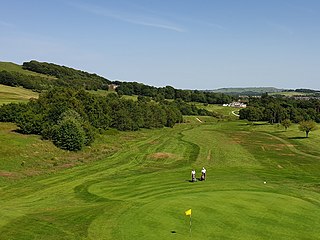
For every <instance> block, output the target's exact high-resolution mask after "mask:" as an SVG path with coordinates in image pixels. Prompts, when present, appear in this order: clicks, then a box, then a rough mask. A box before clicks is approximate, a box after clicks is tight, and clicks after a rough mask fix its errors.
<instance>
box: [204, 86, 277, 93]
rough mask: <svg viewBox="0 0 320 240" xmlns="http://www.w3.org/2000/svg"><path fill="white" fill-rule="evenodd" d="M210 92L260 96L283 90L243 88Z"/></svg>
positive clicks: (220, 89)
mask: <svg viewBox="0 0 320 240" xmlns="http://www.w3.org/2000/svg"><path fill="white" fill-rule="evenodd" d="M210 91H212V92H220V93H225V94H233V95H236V94H240V95H241V94H242V95H261V94H264V93H277V92H282V91H283V89H279V88H275V87H245V88H219V89H215V90H210Z"/></svg>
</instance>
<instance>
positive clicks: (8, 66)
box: [0, 62, 55, 79]
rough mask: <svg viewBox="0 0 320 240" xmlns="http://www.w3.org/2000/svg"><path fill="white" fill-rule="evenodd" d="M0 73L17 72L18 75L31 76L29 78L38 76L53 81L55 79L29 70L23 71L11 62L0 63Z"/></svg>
mask: <svg viewBox="0 0 320 240" xmlns="http://www.w3.org/2000/svg"><path fill="white" fill-rule="evenodd" d="M0 71H8V72H17V73H20V74H25V75H31V76H39V77H44V78H49V79H50V78H51V79H55V77H52V76H48V75H44V74H41V73H36V72H32V71H29V70H25V69H23V68H22V66H21V65H18V64H15V63H11V62H0Z"/></svg>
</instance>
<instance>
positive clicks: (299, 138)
mask: <svg viewBox="0 0 320 240" xmlns="http://www.w3.org/2000/svg"><path fill="white" fill-rule="evenodd" d="M306 138H307V137H289V138H288V139H306Z"/></svg>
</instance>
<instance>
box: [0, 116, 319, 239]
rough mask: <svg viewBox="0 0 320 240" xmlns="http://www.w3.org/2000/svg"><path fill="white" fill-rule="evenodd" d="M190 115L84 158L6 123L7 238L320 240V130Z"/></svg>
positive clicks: (1, 128)
mask: <svg viewBox="0 0 320 240" xmlns="http://www.w3.org/2000/svg"><path fill="white" fill-rule="evenodd" d="M189 118H190V119H189V120H190V121H189V123H187V124H186V123H185V124H180V125H177V126H175V127H174V128H165V129H156V130H142V131H137V132H121V133H119V132H116V131H109V132H106V134H104V135H101V136H100V138H99V139H98V140H97V141H96V142H95V143H94V145H93V146H92V147H90V148H89V147H88V148H86V149H85V151H83V152H76V153H70V152H64V151H62V150H58V149H57V148H55V147H54V146H53V145H52V144H51V143H50V142H47V141H41V140H40V139H39V137H37V136H25V135H20V134H18V133H16V132H14V131H13V130H14V129H15V126H14V125H12V124H4V123H0V141H1V142H0V144H1V146H3V147H2V148H0V163H1V168H0V169H1V170H0V176H1V177H0V179H1V181H0V201H1V208H0V214H1V216H2V217H1V219H0V236H1V239H4V240H5V239H46V240H47V239H161V240H162V239H188V238H190V239H246V240H247V239H290V240H291V239H320V236H319V234H318V232H319V231H318V226H319V224H320V210H319V209H320V208H319V207H320V186H319V181H320V177H319V170H320V161H319V160H320V151H319V147H318V142H319V140H320V137H319V133H320V130H317V131H315V132H311V134H310V138H308V139H306V138H303V136H304V133H302V132H300V131H298V129H297V126H292V127H290V128H289V130H288V131H283V130H282V129H279V128H276V127H275V126H271V125H263V124H262V125H251V124H250V125H247V124H246V123H245V122H242V121H236V122H232V121H231V122H211V123H208V122H207V123H200V122H199V121H191V120H192V118H194V117H189ZM17 153H18V154H17ZM22 161H24V164H23V166H21V163H22ZM202 166H205V167H206V168H207V170H208V171H207V175H208V179H207V180H206V181H204V182H196V183H191V182H189V179H190V171H191V169H192V168H195V169H196V171H197V176H198V177H199V176H200V175H199V171H200V169H201V168H202ZM264 182H266V183H264ZM189 208H191V209H192V237H190V236H189V218H188V217H186V216H185V215H184V211H186V210H187V209H189Z"/></svg>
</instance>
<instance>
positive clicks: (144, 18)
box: [69, 3, 186, 32]
mask: <svg viewBox="0 0 320 240" xmlns="http://www.w3.org/2000/svg"><path fill="white" fill-rule="evenodd" d="M69 5H71V6H73V7H76V8H78V9H81V10H84V11H86V12H90V13H92V14H95V15H100V16H104V17H108V18H113V19H117V20H120V21H123V22H128V23H132V24H137V25H143V26H149V27H154V28H161V29H167V30H171V31H176V32H185V31H186V30H185V29H183V28H182V27H179V26H177V25H175V24H173V23H171V22H167V21H166V20H163V19H158V18H155V17H150V16H148V15H147V14H146V13H140V14H138V13H126V12H124V11H117V10H115V9H107V8H103V7H99V6H94V5H85V4H76V3H69Z"/></svg>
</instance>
